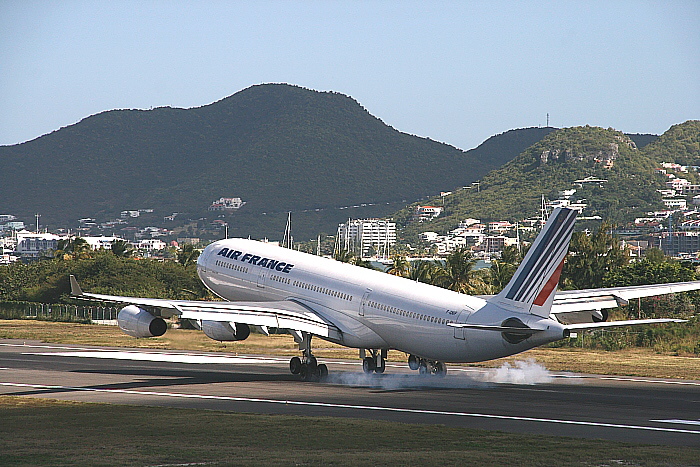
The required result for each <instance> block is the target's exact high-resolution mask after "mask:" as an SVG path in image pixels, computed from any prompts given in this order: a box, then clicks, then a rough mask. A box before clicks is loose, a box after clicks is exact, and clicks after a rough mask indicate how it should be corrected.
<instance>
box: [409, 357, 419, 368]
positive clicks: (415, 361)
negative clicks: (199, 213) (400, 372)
mask: <svg viewBox="0 0 700 467" xmlns="http://www.w3.org/2000/svg"><path fill="white" fill-rule="evenodd" d="M418 365H419V362H418V357H416V356H415V355H409V356H408V367H409V368H410V369H411V370H413V371H415V370H417V369H418Z"/></svg>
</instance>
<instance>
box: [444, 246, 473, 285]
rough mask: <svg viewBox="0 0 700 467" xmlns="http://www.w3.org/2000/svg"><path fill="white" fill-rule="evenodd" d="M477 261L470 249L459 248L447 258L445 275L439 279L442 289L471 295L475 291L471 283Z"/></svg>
mask: <svg viewBox="0 0 700 467" xmlns="http://www.w3.org/2000/svg"><path fill="white" fill-rule="evenodd" d="M475 264H476V259H475V258H474V256H473V255H472V252H471V251H470V250H469V248H468V247H462V248H458V249H456V250H455V251H453V252H452V253H450V254H449V255H448V256H447V258H445V264H444V265H443V269H444V274H442V275H441V277H439V278H438V282H439V284H436V285H441V286H442V287H444V288H446V289H450V290H454V291H455V292H460V293H469V292H470V291H472V290H473V289H474V287H473V286H472V284H471V283H470V282H471V280H472V279H474V272H473V270H474V265H475Z"/></svg>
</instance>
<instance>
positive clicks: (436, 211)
mask: <svg viewBox="0 0 700 467" xmlns="http://www.w3.org/2000/svg"><path fill="white" fill-rule="evenodd" d="M441 213H442V207H440V206H418V207H416V210H415V212H414V213H413V220H416V221H418V222H423V221H429V220H432V219H435V218H436V217H437V216H439V215H440V214H441Z"/></svg>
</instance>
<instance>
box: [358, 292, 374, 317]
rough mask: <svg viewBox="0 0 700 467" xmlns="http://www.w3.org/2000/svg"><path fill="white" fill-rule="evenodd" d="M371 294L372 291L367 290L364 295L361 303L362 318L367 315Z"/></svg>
mask: <svg viewBox="0 0 700 467" xmlns="http://www.w3.org/2000/svg"><path fill="white" fill-rule="evenodd" d="M371 293H372V289H367V290H366V291H365V293H364V294H363V295H362V300H361V301H360V316H364V315H365V306H367V302H368V301H369V294H371Z"/></svg>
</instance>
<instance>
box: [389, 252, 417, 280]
mask: <svg viewBox="0 0 700 467" xmlns="http://www.w3.org/2000/svg"><path fill="white" fill-rule="evenodd" d="M391 260H392V263H391V266H389V269H387V271H386V272H387V273H388V274H391V275H393V276H400V277H408V273H409V269H410V267H411V265H410V264H409V261H408V260H406V257H405V256H402V255H394V256H393V257H392V258H391Z"/></svg>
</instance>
